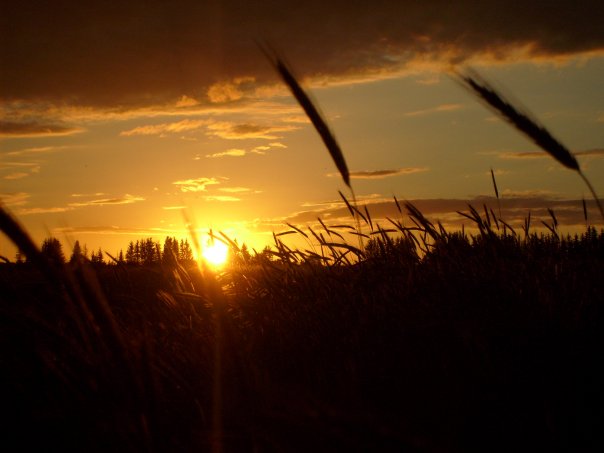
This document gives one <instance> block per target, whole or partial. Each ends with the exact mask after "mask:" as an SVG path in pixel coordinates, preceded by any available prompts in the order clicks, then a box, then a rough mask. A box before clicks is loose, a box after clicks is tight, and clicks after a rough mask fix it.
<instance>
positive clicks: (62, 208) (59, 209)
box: [17, 206, 75, 215]
mask: <svg viewBox="0 0 604 453" xmlns="http://www.w3.org/2000/svg"><path fill="white" fill-rule="evenodd" d="M73 209H75V206H57V207H50V208H21V209H19V210H18V211H17V214H18V215H33V214H57V213H61V212H67V211H72V210H73Z"/></svg>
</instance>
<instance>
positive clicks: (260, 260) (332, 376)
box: [0, 219, 604, 452]
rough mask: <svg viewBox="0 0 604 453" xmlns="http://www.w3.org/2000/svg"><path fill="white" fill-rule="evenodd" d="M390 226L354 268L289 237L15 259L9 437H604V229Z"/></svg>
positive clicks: (6, 270)
mask: <svg viewBox="0 0 604 453" xmlns="http://www.w3.org/2000/svg"><path fill="white" fill-rule="evenodd" d="M424 220H425V221H427V222H428V220H427V219H424ZM483 220H484V219H483ZM435 231H436V230H435ZM414 233H415V234H416V236H417V237H419V238H421V237H422V234H419V235H417V231H415V232H414ZM435 234H436V233H435ZM388 237H389V236H388V235H386V234H384V235H377V236H375V238H374V239H373V240H371V241H370V243H369V244H367V245H366V246H365V252H364V254H363V256H362V257H360V258H359V259H357V260H356V261H355V262H354V263H351V264H345V263H344V262H343V261H342V260H339V261H336V260H333V261H331V262H325V261H324V260H323V261H322V260H317V259H316V258H315V257H314V256H312V255H308V254H304V253H302V252H300V253H297V254H294V255H295V256H296V262H294V259H293V258H292V256H290V255H291V254H290V253H285V252H284V251H283V250H281V251H280V252H279V251H278V250H279V248H278V247H277V248H275V250H277V251H275V252H273V254H268V255H267V254H261V255H257V256H245V257H243V256H242V255H241V254H239V259H233V260H231V261H232V263H231V266H230V267H228V268H226V269H225V270H224V271H223V272H219V273H214V272H212V271H211V270H209V269H204V268H202V269H198V268H197V267H195V266H193V267H189V268H187V269H185V268H184V267H182V266H180V265H178V264H177V263H173V264H172V265H163V266H136V265H133V266H129V265H115V264H114V265H106V264H105V265H97V266H96V267H92V266H91V265H90V264H88V263H85V262H81V263H76V264H72V265H67V266H65V267H61V268H57V269H56V272H57V274H58V276H57V275H55V276H54V277H52V278H49V277H48V276H46V275H44V273H42V272H40V270H39V268H38V267H36V266H35V265H30V264H3V265H2V266H1V268H0V286H1V288H0V302H1V303H0V310H1V311H2V314H1V316H0V322H1V325H0V335H1V336H2V341H1V342H0V344H2V351H1V354H0V357H1V363H2V373H1V378H2V383H1V384H0V389H1V391H2V400H3V405H2V407H3V409H2V410H3V412H4V418H5V420H6V422H5V424H4V425H3V431H4V433H5V439H11V438H12V439H13V440H14V441H15V442H18V445H20V446H21V447H22V450H36V449H40V448H44V449H51V450H63V451H65V450H75V451H203V450H205V449H208V450H212V451H459V452H463V451H509V450H511V449H516V450H518V449H520V450H523V451H535V450H539V451H542V450H550V451H551V450H555V451H600V450H601V448H602V447H603V446H604V439H603V438H602V430H601V426H602V422H603V421H604V414H603V409H602V408H603V407H604V405H603V404H602V403H604V389H603V388H602V382H603V379H604V372H603V371H602V370H604V367H602V366H601V365H602V363H601V361H602V357H603V356H604V354H603V352H604V351H603V346H604V343H603V340H604V333H603V332H604V330H603V329H602V325H603V321H604V312H603V310H602V302H603V298H602V294H604V281H603V280H602V278H601V276H602V275H603V270H604V233H602V232H599V233H598V232H597V231H596V230H595V229H593V228H590V229H589V230H588V231H587V232H586V233H585V234H584V235H582V236H580V237H577V238H559V237H556V236H554V235H553V234H549V235H537V234H530V233H529V235H528V236H526V237H520V236H519V235H515V236H514V235H512V234H505V235H504V234H503V233H501V232H500V233H497V232H496V230H491V229H489V230H487V231H484V232H483V233H481V234H478V235H476V236H474V237H471V236H463V235H461V234H460V233H447V232H445V231H441V232H439V233H438V234H437V236H436V237H435V238H430V237H429V234H428V235H427V237H426V239H425V242H422V241H421V240H419V239H418V240H417V242H414V241H413V240H409V238H406V239H405V237H404V236H401V237H399V239H386V238H388ZM426 244H429V245H428V246H427V245H426ZM350 247H351V248H354V247H353V246H350ZM422 249H425V250H426V251H422ZM232 252H233V253H235V254H236V251H234V250H232ZM336 253H339V252H338V251H337V250H336ZM334 262H335V264H334ZM22 430H25V432H26V433H28V435H26V436H22V435H21V434H17V433H20V432H22ZM7 442H8V440H7Z"/></svg>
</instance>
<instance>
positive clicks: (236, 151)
mask: <svg viewBox="0 0 604 453" xmlns="http://www.w3.org/2000/svg"><path fill="white" fill-rule="evenodd" d="M246 154H249V152H248V151H246V150H245V149H240V148H232V149H228V150H226V151H223V152H221V153H214V154H206V157H209V158H212V159H215V158H218V157H227V156H229V157H243V156H245V155H246Z"/></svg>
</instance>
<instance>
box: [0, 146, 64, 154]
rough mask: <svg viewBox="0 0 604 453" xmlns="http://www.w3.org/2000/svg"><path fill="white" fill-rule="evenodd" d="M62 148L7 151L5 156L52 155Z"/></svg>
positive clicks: (42, 147) (49, 147) (50, 147)
mask: <svg viewBox="0 0 604 453" xmlns="http://www.w3.org/2000/svg"><path fill="white" fill-rule="evenodd" d="M61 148H64V147H62V146H38V147H34V148H24V149H18V150H15V151H9V152H7V153H5V155H6V156H23V155H28V154H46V153H52V152H54V151H56V150H58V149H61Z"/></svg>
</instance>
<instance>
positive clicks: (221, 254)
mask: <svg viewBox="0 0 604 453" xmlns="http://www.w3.org/2000/svg"><path fill="white" fill-rule="evenodd" d="M201 255H202V257H203V259H204V260H205V261H206V262H207V263H208V264H209V265H211V266H214V267H220V266H223V265H224V264H225V263H226V260H227V258H228V255H229V248H228V247H227V246H226V245H225V244H224V243H222V242H220V241H217V240H211V239H210V240H208V242H207V244H206V246H205V247H204V248H203V251H202V252H201Z"/></svg>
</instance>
